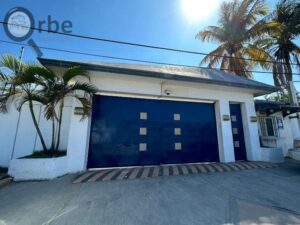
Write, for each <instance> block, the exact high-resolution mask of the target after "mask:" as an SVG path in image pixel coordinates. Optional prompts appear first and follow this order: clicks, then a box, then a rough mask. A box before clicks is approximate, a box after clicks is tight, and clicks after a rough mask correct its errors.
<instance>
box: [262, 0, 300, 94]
mask: <svg viewBox="0 0 300 225" xmlns="http://www.w3.org/2000/svg"><path fill="white" fill-rule="evenodd" d="M299 18H300V3H299V2H296V1H291V0H282V1H281V2H280V3H278V4H277V5H276V9H275V11H274V12H273V13H271V15H270V20H271V21H273V22H275V23H278V24H279V25H280V30H271V31H270V32H269V33H268V35H267V36H264V37H262V38H261V39H260V40H258V41H257V45H258V46H259V47H261V48H263V49H264V50H265V51H267V52H268V53H269V55H270V57H271V58H272V59H273V61H274V63H273V78H274V83H275V85H276V86H278V87H281V88H288V90H289V95H290V100H292V99H293V98H292V97H291V93H290V88H289V82H290V81H292V80H293V76H292V74H293V66H292V65H295V68H298V69H299V70H300V61H299V57H300V47H299V46H298V45H297V44H296V42H295V39H296V38H297V37H299V35H300V19H299Z"/></svg>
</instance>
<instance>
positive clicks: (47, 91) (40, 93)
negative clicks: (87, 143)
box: [0, 55, 98, 154]
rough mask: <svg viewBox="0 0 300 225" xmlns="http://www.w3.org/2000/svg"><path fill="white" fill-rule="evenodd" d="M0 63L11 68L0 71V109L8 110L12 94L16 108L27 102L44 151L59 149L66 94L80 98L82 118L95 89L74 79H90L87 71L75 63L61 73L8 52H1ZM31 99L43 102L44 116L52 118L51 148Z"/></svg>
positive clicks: (89, 107)
mask: <svg viewBox="0 0 300 225" xmlns="http://www.w3.org/2000/svg"><path fill="white" fill-rule="evenodd" d="M0 66H1V67H5V69H9V71H10V74H9V75H6V74H5V73H4V72H0V76H1V79H0V83H1V84H2V86H1V89H0V90H2V94H1V95H0V112H7V106H8V104H9V103H10V102H12V98H17V99H18V104H17V110H18V111H21V109H22V107H23V105H24V104H25V103H28V106H29V109H30V113H31V117H32V120H33V123H34V126H35V128H36V131H37V133H38V136H39V138H40V140H41V144H42V146H43V150H44V152H46V153H49V154H52V153H55V152H56V151H58V150H59V145H60V136H61V125H62V117H63V110H64V101H65V97H74V98H76V99H77V100H79V102H80V103H81V105H82V109H83V114H82V119H83V118H85V117H86V116H88V115H89V114H90V109H91V96H92V95H93V94H95V93H96V92H97V91H98V90H97V88H95V87H94V86H93V85H92V84H90V83H89V82H83V81H76V78H77V77H78V76H83V77H85V78H86V79H88V80H89V76H88V73H87V71H86V70H84V69H83V68H81V67H79V66H74V67H71V68H68V69H66V70H65V71H64V73H63V74H62V75H61V76H60V75H57V74H55V72H54V71H52V70H50V69H47V68H45V67H43V66H41V65H35V64H31V65H26V64H24V63H22V62H21V61H20V60H18V58H16V57H13V56H10V55H6V56H3V58H2V60H1V61H0ZM34 102H38V103H40V104H41V105H43V106H44V116H45V118H46V119H47V120H51V122H52V141H51V147H50V150H51V151H48V149H47V146H46V143H45V141H44V138H43V135H42V132H41V130H40V128H39V125H38V121H37V119H36V116H35V114H34V110H33V103H34ZM56 126H57V134H56Z"/></svg>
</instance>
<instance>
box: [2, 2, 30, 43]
mask: <svg viewBox="0 0 300 225" xmlns="http://www.w3.org/2000/svg"><path fill="white" fill-rule="evenodd" d="M4 22H5V23H6V24H4V30H5V32H6V34H7V36H9V37H10V38H11V39H12V40H14V41H24V40H26V39H28V38H29V37H30V36H31V35H32V33H33V29H30V28H31V27H34V20H33V16H32V14H31V12H30V11H29V10H27V9H25V8H22V7H17V8H14V9H12V10H10V11H9V12H8V13H7V14H6V16H5V18H4Z"/></svg>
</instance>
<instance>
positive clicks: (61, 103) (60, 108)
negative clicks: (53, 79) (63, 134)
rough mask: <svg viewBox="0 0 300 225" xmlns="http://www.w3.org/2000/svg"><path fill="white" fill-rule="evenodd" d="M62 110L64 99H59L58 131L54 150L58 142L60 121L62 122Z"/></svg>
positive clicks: (57, 146)
mask: <svg viewBox="0 0 300 225" xmlns="http://www.w3.org/2000/svg"><path fill="white" fill-rule="evenodd" d="M63 110H64V99H62V100H61V102H60V106H59V117H58V119H59V120H58V132H57V142H56V147H55V150H56V151H58V148H59V144H60V131H61V122H62V116H63Z"/></svg>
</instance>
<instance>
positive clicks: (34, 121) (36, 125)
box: [29, 101, 47, 152]
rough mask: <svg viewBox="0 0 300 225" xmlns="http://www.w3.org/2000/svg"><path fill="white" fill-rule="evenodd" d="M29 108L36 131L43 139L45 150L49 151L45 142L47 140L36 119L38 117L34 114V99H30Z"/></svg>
mask: <svg viewBox="0 0 300 225" xmlns="http://www.w3.org/2000/svg"><path fill="white" fill-rule="evenodd" d="M29 110H30V114H31V117H32V120H33V123H34V126H35V129H36V132H37V134H38V136H39V138H40V140H41V143H42V146H43V150H44V151H45V152H46V151H47V146H46V144H45V141H44V138H43V135H42V132H41V130H40V128H39V125H38V123H37V121H36V118H35V115H34V111H33V103H32V101H29Z"/></svg>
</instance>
